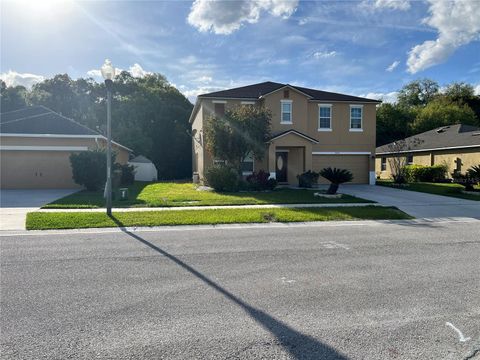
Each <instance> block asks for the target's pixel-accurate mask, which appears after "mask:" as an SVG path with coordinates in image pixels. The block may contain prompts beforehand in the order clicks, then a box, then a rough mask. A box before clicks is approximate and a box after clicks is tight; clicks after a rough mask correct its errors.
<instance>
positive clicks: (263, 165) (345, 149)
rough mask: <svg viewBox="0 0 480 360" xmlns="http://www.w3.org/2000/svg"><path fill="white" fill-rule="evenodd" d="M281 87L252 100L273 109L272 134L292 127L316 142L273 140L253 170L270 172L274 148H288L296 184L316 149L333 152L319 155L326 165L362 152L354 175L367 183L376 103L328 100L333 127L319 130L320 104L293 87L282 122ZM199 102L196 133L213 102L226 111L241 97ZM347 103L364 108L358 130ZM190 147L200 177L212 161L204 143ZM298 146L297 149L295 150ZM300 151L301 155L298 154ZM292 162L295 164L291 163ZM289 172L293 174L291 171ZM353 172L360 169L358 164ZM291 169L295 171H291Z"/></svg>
mask: <svg viewBox="0 0 480 360" xmlns="http://www.w3.org/2000/svg"><path fill="white" fill-rule="evenodd" d="M284 90H285V89H280V90H278V91H275V92H273V93H271V94H267V95H265V96H264V97H263V98H262V99H260V100H258V101H256V102H255V103H256V104H257V105H264V106H265V107H267V108H268V109H269V110H270V111H271V112H272V123H271V127H272V133H274V134H275V133H277V134H278V133H280V132H284V131H287V130H292V129H293V130H296V131H299V132H301V133H303V134H305V135H307V136H310V137H312V138H313V139H316V140H318V144H315V143H313V142H311V141H305V140H304V139H302V138H301V137H298V136H294V135H293V136H289V137H285V138H281V139H276V140H275V141H273V142H272V143H271V144H270V145H269V147H268V149H267V151H266V154H265V157H264V159H263V160H262V161H255V164H254V169H255V171H258V170H265V171H268V172H270V173H272V172H274V171H275V149H276V148H277V147H279V148H282V147H283V148H288V149H289V150H290V151H293V152H292V155H291V156H289V160H288V162H289V164H288V168H289V175H288V181H289V182H292V183H296V181H297V180H296V175H298V174H300V173H301V172H303V171H304V170H314V167H313V165H312V161H313V159H314V158H315V156H316V155H314V153H315V152H317V153H318V152H328V153H332V152H335V153H336V154H335V155H334V156H333V157H331V158H330V161H328V159H329V158H328V156H327V157H325V156H324V157H323V158H322V159H323V160H322V161H324V162H325V164H329V165H328V166H336V165H335V164H340V165H341V164H342V163H345V164H346V163H351V161H350V160H351V158H350V157H349V156H351V154H341V153H352V152H354V153H361V154H362V155H361V156H362V161H361V162H360V163H361V164H362V165H361V166H363V170H362V174H360V173H358V174H359V175H358V176H357V178H358V179H362V181H363V182H364V183H368V180H369V173H370V172H371V174H372V175H373V174H374V171H375V159H374V156H373V155H374V154H375V140H376V104H374V103H363V104H358V103H352V104H350V103H343V102H331V103H328V104H330V105H331V106H332V107H331V109H332V115H331V116H332V117H331V125H332V126H331V127H332V129H331V131H319V129H318V117H319V104H320V103H319V102H317V101H311V100H309V98H308V97H307V96H305V95H304V94H302V93H300V92H297V91H295V90H293V89H289V96H288V100H291V101H292V124H282V123H281V121H280V118H281V100H286V99H284ZM198 101H200V106H201V108H200V109H199V110H198V113H197V115H196V116H195V118H194V119H193V121H192V129H193V130H197V133H198V132H199V131H200V130H201V129H202V128H203V126H204V125H205V124H204V121H205V120H206V119H207V118H208V117H210V116H212V115H214V112H215V105H214V102H215V101H224V102H225V109H226V110H228V109H231V108H233V107H235V106H239V105H241V104H242V100H240V99H215V100H214V99H199V100H198ZM246 101H248V100H246ZM350 105H360V106H362V108H363V111H362V130H361V131H351V129H350ZM193 147H194V150H193V156H194V157H193V159H194V162H196V165H194V171H195V169H196V171H198V172H199V174H200V177H201V178H203V171H204V169H205V168H207V167H208V166H211V165H212V164H213V159H212V156H211V155H210V154H209V153H208V151H206V149H205V146H203V153H202V151H201V149H200V148H198V149H197V147H196V145H193ZM297 148H298V150H295V149H297ZM300 149H301V150H300ZM366 153H368V154H366ZM200 154H201V155H200ZM299 154H301V156H300V155H299ZM343 156H345V159H341V157H343ZM359 156H360V155H359ZM294 161H295V163H293V162H294ZM317 161H318V160H317ZM297 162H298V164H297ZM337 167H338V166H337ZM290 171H291V172H292V174H290ZM356 171H360V170H359V169H358V166H357V168H356ZM293 172H297V173H296V174H293Z"/></svg>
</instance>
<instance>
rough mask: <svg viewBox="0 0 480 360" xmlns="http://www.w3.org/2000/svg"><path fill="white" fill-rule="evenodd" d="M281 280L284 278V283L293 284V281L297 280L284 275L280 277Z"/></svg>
mask: <svg viewBox="0 0 480 360" xmlns="http://www.w3.org/2000/svg"><path fill="white" fill-rule="evenodd" d="M280 280H282V283H284V284H291V283H294V282H295V281H296V280H287V278H286V277H285V276H282V277H281V278H280Z"/></svg>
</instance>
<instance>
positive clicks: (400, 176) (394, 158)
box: [386, 138, 422, 184]
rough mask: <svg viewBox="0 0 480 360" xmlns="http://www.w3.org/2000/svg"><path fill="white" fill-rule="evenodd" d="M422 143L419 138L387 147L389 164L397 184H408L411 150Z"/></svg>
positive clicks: (396, 142) (394, 143) (400, 141)
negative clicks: (408, 159) (408, 160)
mask: <svg viewBox="0 0 480 360" xmlns="http://www.w3.org/2000/svg"><path fill="white" fill-rule="evenodd" d="M421 142H422V141H421V140H420V139H418V138H413V139H408V141H406V140H398V141H394V142H393V143H391V144H388V145H386V146H387V151H388V152H389V153H390V157H389V158H388V164H389V165H390V172H391V174H392V179H393V182H394V183H395V184H404V183H406V182H407V168H406V166H407V165H408V162H407V155H408V153H409V151H410V150H412V149H413V148H414V147H415V146H417V145H418V144H420V143H421Z"/></svg>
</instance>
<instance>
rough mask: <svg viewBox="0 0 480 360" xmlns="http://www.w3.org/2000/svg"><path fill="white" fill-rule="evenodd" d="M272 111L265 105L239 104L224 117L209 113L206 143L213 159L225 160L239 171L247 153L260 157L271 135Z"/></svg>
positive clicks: (259, 158)
mask: <svg viewBox="0 0 480 360" xmlns="http://www.w3.org/2000/svg"><path fill="white" fill-rule="evenodd" d="M271 118H272V115H271V112H270V111H269V110H268V109H266V108H265V107H257V106H239V107H235V108H233V109H231V110H227V111H226V112H225V114H224V115H223V116H212V117H210V118H208V119H207V122H206V126H205V130H204V131H205V144H206V147H207V149H208V151H210V153H212V154H213V156H215V157H216V158H219V159H223V160H227V162H228V163H229V164H230V165H232V166H234V167H235V168H236V169H238V171H239V172H240V169H241V163H242V162H243V161H244V160H245V158H246V157H247V156H249V155H250V154H251V155H253V157H254V158H255V159H258V160H261V159H262V158H263V156H264V155H265V150H266V147H267V141H268V139H269V138H270V126H271V125H270V124H271Z"/></svg>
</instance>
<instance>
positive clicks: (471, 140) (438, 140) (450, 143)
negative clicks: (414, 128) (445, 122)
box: [376, 124, 480, 154]
mask: <svg viewBox="0 0 480 360" xmlns="http://www.w3.org/2000/svg"><path fill="white" fill-rule="evenodd" d="M405 141H406V143H407V147H408V148H409V151H407V152H416V151H422V150H423V151H426V150H431V149H441V148H451V147H455V148H460V147H476V146H478V147H480V128H479V127H476V126H471V125H462V124H457V125H450V126H442V127H439V128H436V129H433V130H429V131H426V132H424V133H421V134H418V135H414V136H410V137H408V138H406V139H405ZM391 144H392V143H390V144H386V145H382V146H379V147H378V148H377V149H376V153H377V154H382V153H389V152H390V151H391V150H390V145H391Z"/></svg>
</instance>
